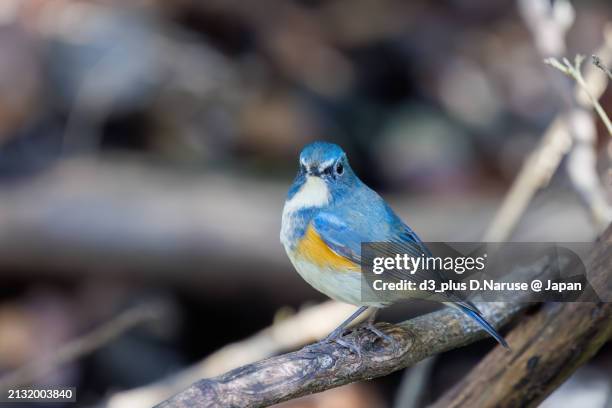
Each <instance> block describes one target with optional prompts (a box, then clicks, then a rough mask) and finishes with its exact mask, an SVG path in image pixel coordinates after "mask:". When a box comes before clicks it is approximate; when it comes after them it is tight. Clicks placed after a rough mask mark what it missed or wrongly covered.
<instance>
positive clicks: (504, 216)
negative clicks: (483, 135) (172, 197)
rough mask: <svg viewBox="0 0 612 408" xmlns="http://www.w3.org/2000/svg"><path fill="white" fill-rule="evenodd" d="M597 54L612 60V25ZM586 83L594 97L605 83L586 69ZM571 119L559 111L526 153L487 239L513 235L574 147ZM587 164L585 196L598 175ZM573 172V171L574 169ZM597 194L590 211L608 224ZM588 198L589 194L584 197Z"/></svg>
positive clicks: (605, 208)
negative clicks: (533, 201)
mask: <svg viewBox="0 0 612 408" xmlns="http://www.w3.org/2000/svg"><path fill="white" fill-rule="evenodd" d="M533 3H534V4H535V3H538V2H533ZM520 4H521V6H523V7H531V6H532V2H531V1H529V0H525V1H522V2H521V3H520ZM528 25H529V26H530V27H533V28H535V27H537V26H536V25H533V24H531V23H528ZM540 52H541V53H542V55H550V54H549V53H548V54H547V52H546V49H541V50H540ZM597 55H599V56H600V57H601V60H602V61H604V62H605V63H610V62H612V25H607V26H606V28H605V29H604V44H603V45H602V46H601V47H600V48H599V50H598V51H597ZM585 83H586V85H587V87H588V89H589V91H590V94H591V95H592V97H593V98H595V99H599V98H600V97H601V95H602V94H603V92H604V91H605V87H606V84H605V82H604V83H602V81H601V75H598V74H597V75H594V72H593V71H591V72H587V73H586V75H585ZM580 88H581V87H580V86H578V89H577V90H576V91H577V92H578V91H579V90H581V89H580ZM571 123H573V122H572V120H567V117H566V113H565V112H563V113H560V114H558V115H557V117H556V118H555V119H554V120H553V121H552V123H551V124H550V126H549V127H548V129H546V132H545V133H544V135H543V136H542V138H541V140H540V143H539V144H538V146H537V147H536V149H535V150H534V151H533V152H532V153H531V154H530V155H529V156H528V157H527V159H526V160H525V163H524V164H523V166H522V168H521V170H520V171H519V174H518V175H517V177H516V179H515V180H514V182H513V183H512V186H511V187H510V190H509V191H508V193H507V194H506V196H505V197H504V201H503V203H502V205H501V206H500V208H499V210H498V211H497V213H496V214H495V217H494V218H493V221H492V222H491V224H490V226H489V228H488V229H487V231H486V233H485V235H484V240H485V241H505V240H507V239H508V238H509V237H510V235H511V234H512V232H513V230H514V228H515V227H516V225H517V223H518V221H519V219H520V218H521V216H522V215H523V213H524V212H525V210H526V209H527V205H528V204H529V203H530V202H531V199H532V198H533V196H534V195H535V193H536V192H537V191H538V190H539V189H540V188H542V187H544V186H546V185H547V184H548V182H549V180H550V178H551V177H552V175H553V174H554V173H555V171H556V170H557V168H558V167H559V164H560V163H561V160H562V159H563V157H564V156H565V155H566V154H567V153H568V152H569V151H570V150H571V149H572V144H573V143H574V141H573V140H572V129H570V124H571ZM585 167H588V168H587V169H586V170H585V171H588V172H589V174H588V175H587V176H588V177H587V179H588V181H589V183H590V184H589V183H584V184H585V187H584V188H582V192H583V193H582V194H581V195H583V197H585V192H586V194H590V193H591V192H593V191H594V189H593V182H594V178H595V179H597V177H596V174H595V175H594V174H593V171H594V166H582V168H583V169H584V168H585ZM570 174H572V172H571V171H570ZM578 187H580V186H578ZM599 190H601V189H599ZM595 196H599V197H600V198H596V199H594V200H591V201H590V202H591V204H589V205H590V207H591V208H592V211H591V212H592V214H594V218H595V220H596V223H597V225H598V226H602V225H607V222H609V219H610V211H609V208H608V206H607V203H606V202H605V200H603V199H602V198H601V192H598V193H596V194H595ZM586 200H588V198H585V201H586Z"/></svg>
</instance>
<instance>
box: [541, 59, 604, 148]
mask: <svg viewBox="0 0 612 408" xmlns="http://www.w3.org/2000/svg"><path fill="white" fill-rule="evenodd" d="M583 61H584V55H580V54H578V55H576V58H575V59H574V64H571V63H570V62H569V61H568V59H567V58H563V63H561V62H559V60H557V59H556V58H547V59H545V60H544V63H545V64H548V65H550V66H552V67H553V68H556V69H558V70H559V71H561V72H563V73H564V74H565V75H567V76H569V77H571V78H573V79H574V80H575V81H576V83H578V85H580V87H581V88H582V90H583V91H584V92H585V94H586V95H587V96H588V98H589V100H590V102H591V105H592V106H593V109H595V111H596V112H597V114H598V115H599V117H600V118H601V121H602V122H603V123H604V125H606V129H608V133H609V134H610V136H612V122H610V118H609V117H608V115H607V114H606V112H605V111H604V110H603V108H602V107H601V105H600V104H599V101H598V100H597V98H595V97H594V96H593V94H591V92H590V91H589V87H588V85H587V83H586V81H585V80H584V77H583V76H582V71H581V67H582V62H583ZM598 61H599V63H600V64H601V60H598ZM602 67H603V65H602Z"/></svg>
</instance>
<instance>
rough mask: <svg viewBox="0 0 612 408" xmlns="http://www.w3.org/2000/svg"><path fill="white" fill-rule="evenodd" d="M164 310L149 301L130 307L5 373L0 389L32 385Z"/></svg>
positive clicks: (149, 320) (158, 315)
mask: <svg viewBox="0 0 612 408" xmlns="http://www.w3.org/2000/svg"><path fill="white" fill-rule="evenodd" d="M163 310H164V309H163V307H162V305H160V304H147V305H141V306H137V307H134V308H132V309H129V310H127V311H125V312H123V313H121V314H120V315H119V316H117V317H116V318H114V319H112V320H110V321H109V322H106V323H104V324H103V325H101V326H100V327H98V328H96V329H95V330H93V331H92V332H90V333H88V334H86V335H84V336H83V337H80V338H77V339H75V340H72V341H71V342H69V343H67V344H65V345H63V346H62V347H60V348H59V349H58V350H56V351H54V352H53V354H51V355H49V356H45V357H42V358H40V359H37V360H35V361H32V362H31V363H29V364H27V365H25V366H23V367H21V368H18V369H17V370H15V371H13V372H10V373H8V374H6V375H4V376H3V377H1V378H0V390H6V389H8V388H12V387H16V386H22V385H29V384H33V383H35V382H36V381H38V380H40V379H41V378H43V377H44V376H45V375H47V374H49V373H50V372H52V371H53V370H56V369H58V368H60V367H61V366H63V365H65V364H67V363H69V362H71V361H74V360H77V359H79V358H81V357H83V356H84V355H87V354H89V353H91V352H92V351H94V350H96V349H99V348H100V347H102V346H104V345H105V344H107V343H109V342H111V341H112V340H114V339H115V338H116V337H118V336H120V335H121V334H122V333H125V332H126V331H127V330H129V329H131V328H133V327H135V326H138V325H140V324H143V323H146V322H151V321H155V320H158V319H159V318H160V316H161V315H162V313H163Z"/></svg>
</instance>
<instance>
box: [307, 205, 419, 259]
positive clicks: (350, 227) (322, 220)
mask: <svg viewBox="0 0 612 408" xmlns="http://www.w3.org/2000/svg"><path fill="white" fill-rule="evenodd" d="M349 220H350V221H352V222H350V221H349V222H350V224H349V223H347V222H345V221H343V219H341V218H340V217H338V216H337V215H335V214H332V213H329V212H321V213H319V214H318V215H317V216H316V217H314V218H313V220H312V225H313V227H314V229H315V231H316V232H317V233H318V234H319V236H320V237H321V239H322V240H323V241H324V242H325V243H326V244H327V246H328V247H329V248H330V249H331V250H332V251H334V252H335V253H336V254H338V255H340V256H343V257H344V258H346V259H349V260H350V261H352V262H354V263H356V264H359V265H362V258H361V244H362V243H364V242H381V243H384V245H381V246H380V247H379V248H377V249H379V250H380V252H381V254H380V255H381V256H385V255H386V256H394V255H395V254H396V253H408V254H411V255H412V256H416V257H420V256H422V255H426V256H428V255H429V254H430V252H429V250H428V249H427V247H425V245H424V244H423V243H422V242H421V240H420V239H419V238H418V237H417V236H416V234H415V233H414V232H413V231H412V230H411V229H410V228H409V227H408V226H406V225H405V224H403V223H402V222H401V221H400V220H399V219H397V220H393V221H396V223H390V224H388V225H391V227H390V228H386V229H383V230H381V229H380V228H377V226H375V225H374V226H370V227H368V226H364V225H363V224H362V223H359V222H357V220H355V219H350V218H349Z"/></svg>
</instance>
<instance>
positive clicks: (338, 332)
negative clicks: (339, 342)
mask: <svg viewBox="0 0 612 408" xmlns="http://www.w3.org/2000/svg"><path fill="white" fill-rule="evenodd" d="M366 310H368V306H361V307H360V308H359V309H357V310H356V311H355V312H354V313H353V314H352V315H350V316H349V317H348V319H346V320H345V321H343V322H342V323H340V326H338V327H336V328H335V329H334V331H332V332H331V333H330V334H329V335H328V336H327V337H326V338H325V339H323V340H324V341H334V340H336V339H338V338H339V337H341V336H342V334H343V333H344V331H345V330H346V327H347V326H348V325H349V324H351V322H352V321H353V320H355V319H356V318H357V317H359V315H360V314H362V313H363V312H365V311H366Z"/></svg>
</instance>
